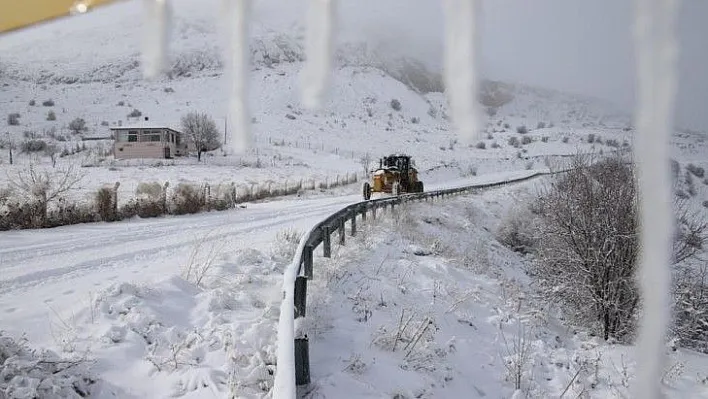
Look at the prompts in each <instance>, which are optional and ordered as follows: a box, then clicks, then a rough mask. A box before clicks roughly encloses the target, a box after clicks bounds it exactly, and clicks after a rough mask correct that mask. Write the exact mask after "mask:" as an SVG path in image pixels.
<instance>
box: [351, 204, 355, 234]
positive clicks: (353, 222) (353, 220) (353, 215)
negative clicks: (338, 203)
mask: <svg viewBox="0 0 708 399" xmlns="http://www.w3.org/2000/svg"><path fill="white" fill-rule="evenodd" d="M351 223H352V237H354V236H355V235H356V209H353V210H352V222H351Z"/></svg>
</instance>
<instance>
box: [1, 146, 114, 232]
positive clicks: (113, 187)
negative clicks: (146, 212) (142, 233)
mask: <svg viewBox="0 0 708 399" xmlns="http://www.w3.org/2000/svg"><path fill="white" fill-rule="evenodd" d="M11 145H12V144H11ZM118 187H120V182H119V181H117V182H116V185H115V186H114V187H113V220H118Z"/></svg>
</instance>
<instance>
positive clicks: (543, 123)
mask: <svg viewBox="0 0 708 399" xmlns="http://www.w3.org/2000/svg"><path fill="white" fill-rule="evenodd" d="M545 128H546V122H538V125H536V129H545Z"/></svg>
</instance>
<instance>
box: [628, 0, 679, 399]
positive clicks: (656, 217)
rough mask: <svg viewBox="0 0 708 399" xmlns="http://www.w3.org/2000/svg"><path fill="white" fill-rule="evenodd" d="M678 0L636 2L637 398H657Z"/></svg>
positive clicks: (666, 283)
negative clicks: (639, 294) (639, 301)
mask: <svg viewBox="0 0 708 399" xmlns="http://www.w3.org/2000/svg"><path fill="white" fill-rule="evenodd" d="M677 10H678V0H635V12H636V21H635V32H634V33H635V45H636V50H637V51H636V54H637V75H638V78H639V80H638V93H637V94H638V107H637V111H636V126H637V136H636V138H635V140H636V143H637V146H636V158H637V166H638V172H639V189H640V194H641V206H640V209H641V217H642V223H641V239H640V248H641V252H640V256H639V261H640V263H639V275H640V286H641V291H642V299H643V301H644V302H643V303H644V309H643V311H642V322H641V326H640V330H639V338H638V341H637V348H636V350H637V365H638V368H637V379H636V383H635V384H636V385H635V386H634V397H636V398H647V399H651V398H659V397H660V396H661V393H660V392H661V391H660V381H661V373H662V371H663V366H664V365H663V360H664V339H665V332H666V325H667V323H668V322H669V293H670V283H671V273H670V271H669V265H670V263H671V251H672V245H671V238H672V231H673V225H672V215H673V211H672V208H671V203H672V201H671V182H670V175H669V139H670V136H671V130H672V128H673V112H674V110H673V104H674V98H675V94H676V65H675V63H676V58H677V52H678V49H677V45H676V39H675V32H674V24H675V18H676V13H677Z"/></svg>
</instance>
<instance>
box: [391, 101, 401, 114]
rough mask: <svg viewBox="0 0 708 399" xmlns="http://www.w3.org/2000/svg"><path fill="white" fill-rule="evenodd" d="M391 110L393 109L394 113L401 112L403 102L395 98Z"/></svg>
mask: <svg viewBox="0 0 708 399" xmlns="http://www.w3.org/2000/svg"><path fill="white" fill-rule="evenodd" d="M391 108H393V110H394V111H400V110H401V102H400V101H398V100H397V99H395V98H394V99H393V100H391Z"/></svg>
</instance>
